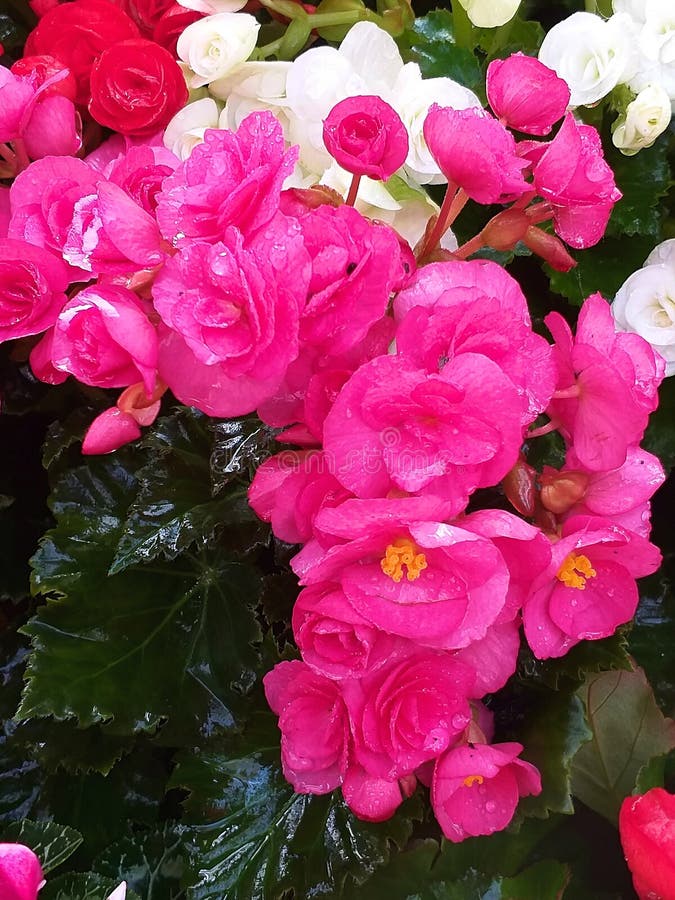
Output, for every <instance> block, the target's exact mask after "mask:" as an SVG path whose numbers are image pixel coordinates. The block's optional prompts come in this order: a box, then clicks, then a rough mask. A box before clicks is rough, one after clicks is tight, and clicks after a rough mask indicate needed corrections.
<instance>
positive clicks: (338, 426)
mask: <svg viewBox="0 0 675 900" xmlns="http://www.w3.org/2000/svg"><path fill="white" fill-rule="evenodd" d="M495 410H499V415H497V416H496V415H495ZM521 417H522V401H521V399H520V397H519V396H518V393H517V391H516V389H515V387H514V386H513V384H512V383H511V381H510V380H509V379H508V377H507V376H505V375H504V374H503V372H502V371H501V370H500V368H499V367H498V366H497V365H496V364H495V363H494V362H492V360H491V359H488V358H487V357H486V356H482V355H479V354H477V353H461V354H459V355H457V356H455V357H454V358H453V359H451V360H450V361H449V362H448V363H447V364H446V365H445V366H444V367H443V369H442V370H441V372H440V373H439V374H438V375H429V374H427V373H426V372H425V371H424V370H423V369H419V368H417V367H416V366H415V364H414V363H412V362H410V361H408V360H407V359H406V358H405V357H402V356H401V357H395V356H381V357H378V358H377V359H374V360H373V361H372V362H370V363H367V364H366V365H364V366H362V367H361V368H360V369H359V370H358V371H357V372H355V373H354V375H352V377H351V378H350V379H349V381H348V382H347V384H346V385H345V386H344V387H343V388H342V390H341V391H340V393H339V395H338V397H337V399H336V401H335V403H334V405H333V408H332V409H331V411H330V412H329V414H328V416H327V417H326V421H325V423H324V448H325V451H326V453H327V455H328V456H329V457H330V458H331V460H332V464H333V466H334V471H335V475H336V477H337V478H338V480H339V481H340V482H341V483H342V484H343V485H344V486H345V487H346V488H347V489H348V490H350V491H352V492H353V493H354V494H356V496H357V497H382V496H385V495H386V494H387V492H388V491H390V490H392V489H393V488H399V489H400V490H403V491H406V492H408V493H424V494H431V495H436V496H442V497H444V498H446V499H447V500H448V501H449V502H451V503H452V507H451V508H452V513H453V514H457V513H459V512H461V511H462V509H464V507H465V506H466V503H467V500H468V496H469V494H470V493H471V492H472V491H473V490H475V488H477V487H479V486H480V487H486V486H490V485H493V484H496V483H497V482H498V481H499V480H500V479H501V478H503V477H504V475H506V473H507V472H508V471H509V469H511V467H512V466H513V465H514V464H515V462H516V459H517V457H518V451H519V449H520V445H521V442H522V439H521V429H520V425H519V422H520V420H521Z"/></svg>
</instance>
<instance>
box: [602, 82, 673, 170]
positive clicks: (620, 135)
mask: <svg viewBox="0 0 675 900" xmlns="http://www.w3.org/2000/svg"><path fill="white" fill-rule="evenodd" d="M671 115H672V112H671V108H670V97H669V96H668V94H667V93H666V91H665V90H664V88H663V87H661V85H660V84H650V85H648V86H647V87H646V88H644V89H643V90H641V91H640V93H639V94H638V95H637V97H636V98H635V100H633V101H632V102H631V103H629V104H628V106H627V107H626V112H625V114H624V115H623V116H620V117H619V118H618V119H617V120H616V122H615V123H614V126H613V128H612V143H613V144H614V146H615V147H618V149H619V150H620V151H621V152H622V153H623V154H624V156H634V155H635V154H636V153H637V152H638V151H639V150H644V149H645V148H646V147H651V146H652V144H653V143H654V141H655V140H656V139H657V137H659V135H661V134H663V132H664V131H665V130H666V128H667V127H668V125H669V124H670V119H671Z"/></svg>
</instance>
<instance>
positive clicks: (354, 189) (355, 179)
mask: <svg viewBox="0 0 675 900" xmlns="http://www.w3.org/2000/svg"><path fill="white" fill-rule="evenodd" d="M360 182H361V176H360V175H352V183H351V184H350V185H349V193H348V194H347V199H346V200H345V203H346V204H347V206H353V205H354V204H355V203H356V195H357V194H358V192H359V184H360Z"/></svg>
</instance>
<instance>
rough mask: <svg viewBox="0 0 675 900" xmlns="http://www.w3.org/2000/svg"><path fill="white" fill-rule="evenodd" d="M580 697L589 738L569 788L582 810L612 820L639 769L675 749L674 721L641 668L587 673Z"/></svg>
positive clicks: (576, 759) (580, 752) (576, 763)
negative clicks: (661, 707)
mask: <svg viewBox="0 0 675 900" xmlns="http://www.w3.org/2000/svg"><path fill="white" fill-rule="evenodd" d="M579 697H580V698H581V699H582V700H583V703H584V706H585V708H586V711H587V717H588V724H589V726H590V727H591V730H592V740H591V741H589V743H587V744H586V745H585V746H584V747H582V748H581V749H580V750H579V752H578V753H577V755H576V757H575V759H574V763H573V768H572V788H573V791H574V795H575V796H576V797H578V798H579V799H580V800H582V801H583V802H584V803H585V804H586V805H587V806H590V807H591V809H594V810H595V811H596V812H598V813H600V814H601V815H603V816H605V817H606V818H607V819H609V820H610V821H612V822H614V821H616V818H617V816H618V812H619V807H620V806H621V802H622V800H623V799H624V797H627V796H628V795H629V794H631V793H632V792H633V788H634V787H635V781H636V778H637V776H638V773H639V772H640V770H641V768H642V767H643V766H644V765H645V764H646V763H648V762H649V761H650V760H651V759H652V757H654V756H658V755H660V754H663V753H667V752H668V751H669V750H671V749H672V748H673V747H675V723H674V722H673V721H672V720H670V719H666V718H664V716H663V714H662V713H661V711H660V710H659V708H658V706H657V705H656V701H655V699H654V694H653V692H652V689H651V686H650V685H649V682H648V681H647V679H646V677H645V674H644V672H643V671H642V670H641V669H637V670H635V671H633V672H603V673H601V674H599V675H591V676H590V677H589V678H588V679H587V680H586V682H585V683H584V684H583V686H582V687H581V688H580V689H579Z"/></svg>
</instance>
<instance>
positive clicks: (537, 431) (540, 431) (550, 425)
mask: <svg viewBox="0 0 675 900" xmlns="http://www.w3.org/2000/svg"><path fill="white" fill-rule="evenodd" d="M558 425H560V422H558V421H557V420H556V419H551V421H550V422H547V423H546V425H542V426H541V427H540V428H533V429H532V430H531V431H528V432H527V434H526V435H525V437H526V439H527V440H528V441H529V440H530V439H531V438H538V437H544V435H545V434H551V433H552V432H554V431H556V430H557V428H558Z"/></svg>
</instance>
